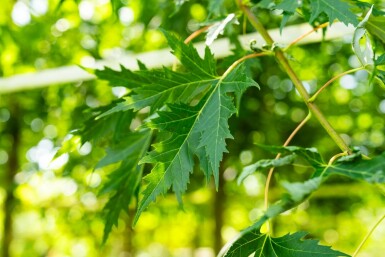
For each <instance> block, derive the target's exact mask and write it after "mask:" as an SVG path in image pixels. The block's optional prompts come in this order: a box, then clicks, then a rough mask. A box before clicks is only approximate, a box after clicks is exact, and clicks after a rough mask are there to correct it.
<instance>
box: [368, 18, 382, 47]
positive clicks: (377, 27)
mask: <svg viewBox="0 0 385 257" xmlns="http://www.w3.org/2000/svg"><path fill="white" fill-rule="evenodd" d="M365 27H366V29H367V30H368V31H369V33H370V34H371V35H373V36H375V37H377V38H378V39H380V40H381V41H382V42H383V43H385V17H384V16H377V17H376V16H371V17H370V18H369V20H368V22H367V23H366V24H365Z"/></svg>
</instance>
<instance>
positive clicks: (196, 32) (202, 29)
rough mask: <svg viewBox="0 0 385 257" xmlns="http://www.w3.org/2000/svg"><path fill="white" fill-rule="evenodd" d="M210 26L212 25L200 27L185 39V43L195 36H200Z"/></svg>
mask: <svg viewBox="0 0 385 257" xmlns="http://www.w3.org/2000/svg"><path fill="white" fill-rule="evenodd" d="M209 28H210V26H205V27H202V28H200V29H198V30H197V31H194V32H193V33H192V34H191V35H190V36H188V37H187V38H186V39H185V40H184V43H185V44H188V43H190V42H191V41H192V40H193V39H194V38H196V37H198V36H199V35H200V34H202V33H203V32H205V31H206V30H208V29H209Z"/></svg>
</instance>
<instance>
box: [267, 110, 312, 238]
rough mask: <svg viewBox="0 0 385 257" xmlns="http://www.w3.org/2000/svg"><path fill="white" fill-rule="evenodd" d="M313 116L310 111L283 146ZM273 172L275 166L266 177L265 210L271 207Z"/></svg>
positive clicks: (279, 155) (286, 144) (268, 226)
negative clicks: (270, 195) (270, 194)
mask: <svg viewBox="0 0 385 257" xmlns="http://www.w3.org/2000/svg"><path fill="white" fill-rule="evenodd" d="M310 118H311V112H309V114H308V115H307V116H306V117H305V119H303V120H302V121H301V123H299V124H298V126H297V127H296V128H295V129H294V130H293V132H291V134H290V136H289V137H288V138H287V139H286V141H285V143H284V144H283V146H288V145H289V144H290V142H291V140H292V139H293V137H294V136H295V135H296V134H297V133H298V131H299V130H300V129H301V128H302V127H303V126H304V125H305V124H306V122H307V121H308V120H310ZM279 157H281V153H279V154H277V156H275V159H276V160H277V159H279ZM273 173H274V167H273V168H271V169H270V170H269V173H268V175H267V178H266V183H265V199H264V200H265V201H264V202H265V210H267V208H268V207H269V188H270V182H271V178H272V176H273ZM267 230H268V231H270V224H269V223H268V225H267Z"/></svg>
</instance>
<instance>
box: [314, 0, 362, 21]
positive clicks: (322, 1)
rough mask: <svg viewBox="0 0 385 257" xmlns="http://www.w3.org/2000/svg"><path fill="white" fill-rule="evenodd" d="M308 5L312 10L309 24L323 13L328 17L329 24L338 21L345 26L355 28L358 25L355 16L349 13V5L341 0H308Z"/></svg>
mask: <svg viewBox="0 0 385 257" xmlns="http://www.w3.org/2000/svg"><path fill="white" fill-rule="evenodd" d="M310 5H311V10H312V13H311V16H310V21H309V22H310V23H311V22H313V21H314V20H315V19H316V18H317V17H318V16H319V15H320V14H321V13H325V14H326V15H327V16H328V17H329V21H330V23H332V22H333V21H334V20H335V19H338V20H339V21H341V22H343V23H345V24H346V25H348V24H352V25H354V26H356V25H357V24H358V19H357V16H356V15H355V14H354V13H353V12H351V11H350V7H349V5H348V4H347V3H345V2H343V1H341V0H310Z"/></svg>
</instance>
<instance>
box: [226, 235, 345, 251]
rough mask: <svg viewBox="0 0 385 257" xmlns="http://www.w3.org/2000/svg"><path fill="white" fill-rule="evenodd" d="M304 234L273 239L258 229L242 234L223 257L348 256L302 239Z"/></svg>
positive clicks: (312, 241) (314, 241)
mask: <svg viewBox="0 0 385 257" xmlns="http://www.w3.org/2000/svg"><path fill="white" fill-rule="evenodd" d="M306 235H307V233H306V232H296V233H294V234H288V235H285V236H283V237H278V238H273V237H271V236H269V235H266V234H262V233H260V231H259V228H253V229H251V230H248V231H246V232H244V233H243V234H242V235H241V237H240V238H239V239H238V240H237V241H236V242H235V243H234V244H233V245H232V246H231V247H230V249H229V250H228V252H227V253H226V254H225V257H235V256H236V257H238V256H249V255H250V254H252V253H254V256H263V257H282V256H287V257H289V256H293V257H309V256H317V257H322V256H324V257H339V256H349V255H347V254H345V253H342V252H339V251H335V250H333V249H331V248H330V247H329V246H323V245H319V244H318V241H317V240H312V239H303V238H304V237H305V236H306Z"/></svg>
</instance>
